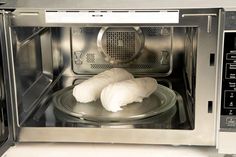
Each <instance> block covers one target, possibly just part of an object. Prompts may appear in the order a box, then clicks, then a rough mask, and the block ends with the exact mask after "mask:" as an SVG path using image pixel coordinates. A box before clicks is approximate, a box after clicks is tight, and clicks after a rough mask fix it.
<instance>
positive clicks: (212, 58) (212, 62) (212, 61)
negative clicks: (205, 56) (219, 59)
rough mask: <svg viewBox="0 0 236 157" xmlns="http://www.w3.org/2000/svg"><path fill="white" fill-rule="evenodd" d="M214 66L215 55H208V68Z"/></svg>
mask: <svg viewBox="0 0 236 157" xmlns="http://www.w3.org/2000/svg"><path fill="white" fill-rule="evenodd" d="M214 65H215V54H214V53H211V54H210V66H214Z"/></svg>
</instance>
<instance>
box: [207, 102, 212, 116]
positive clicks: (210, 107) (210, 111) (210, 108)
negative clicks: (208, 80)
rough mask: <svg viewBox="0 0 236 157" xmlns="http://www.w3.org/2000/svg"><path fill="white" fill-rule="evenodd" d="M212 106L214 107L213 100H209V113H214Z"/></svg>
mask: <svg viewBox="0 0 236 157" xmlns="http://www.w3.org/2000/svg"><path fill="white" fill-rule="evenodd" d="M212 108H213V102H212V101H208V113H212Z"/></svg>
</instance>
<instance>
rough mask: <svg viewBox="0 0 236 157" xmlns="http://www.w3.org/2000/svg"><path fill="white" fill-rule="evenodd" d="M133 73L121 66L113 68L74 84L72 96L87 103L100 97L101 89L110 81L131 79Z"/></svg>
mask: <svg viewBox="0 0 236 157" xmlns="http://www.w3.org/2000/svg"><path fill="white" fill-rule="evenodd" d="M132 78H133V75H132V74H131V73H129V72H128V71H126V70H125V69H122V68H113V69H110V70H106V71H104V72H102V73H99V74H98V75H95V76H93V77H91V78H89V79H88V80H85V81H84V82H82V83H80V84H78V85H76V86H75V87H74V89H73V96H74V97H75V99H76V100H77V101H78V102H82V103H88V102H92V101H95V100H97V99H98V98H99V97H100V94H101V92H102V89H103V88H104V87H106V86H107V85H109V84H110V83H114V82H118V81H123V80H128V79H132Z"/></svg>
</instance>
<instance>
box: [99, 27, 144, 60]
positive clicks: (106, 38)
mask: <svg viewBox="0 0 236 157" xmlns="http://www.w3.org/2000/svg"><path fill="white" fill-rule="evenodd" d="M97 44H98V48H99V50H100V51H101V52H102V53H103V54H104V55H105V57H106V58H105V59H106V60H107V61H108V62H110V63H112V64H116V63H127V62H130V61H132V60H133V59H134V58H135V57H136V56H137V55H138V54H139V52H140V51H141V50H142V48H143V45H144V37H143V34H142V31H141V30H140V29H139V28H133V27H131V28H130V27H129V28H113V27H103V28H101V30H100V32H99V34H98V41H97Z"/></svg>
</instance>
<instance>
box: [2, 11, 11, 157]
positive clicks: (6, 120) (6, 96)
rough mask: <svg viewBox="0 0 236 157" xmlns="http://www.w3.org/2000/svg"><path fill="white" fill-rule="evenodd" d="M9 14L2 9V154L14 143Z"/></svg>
mask: <svg viewBox="0 0 236 157" xmlns="http://www.w3.org/2000/svg"><path fill="white" fill-rule="evenodd" d="M6 19H7V16H6V15H5V13H4V12H1V11H0V156H1V155H2V154H3V153H4V152H5V151H6V150H7V149H8V148H9V147H10V146H11V145H12V144H13V129H12V128H13V127H12V124H13V123H12V115H11V112H10V111H11V102H10V90H7V89H9V88H8V83H9V81H7V80H8V79H9V78H8V77H7V73H8V72H7V65H6V64H4V63H5V62H4V59H6V58H7V44H6V43H7V42H6V38H5V33H6V31H5V30H6V24H7V20H6Z"/></svg>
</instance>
